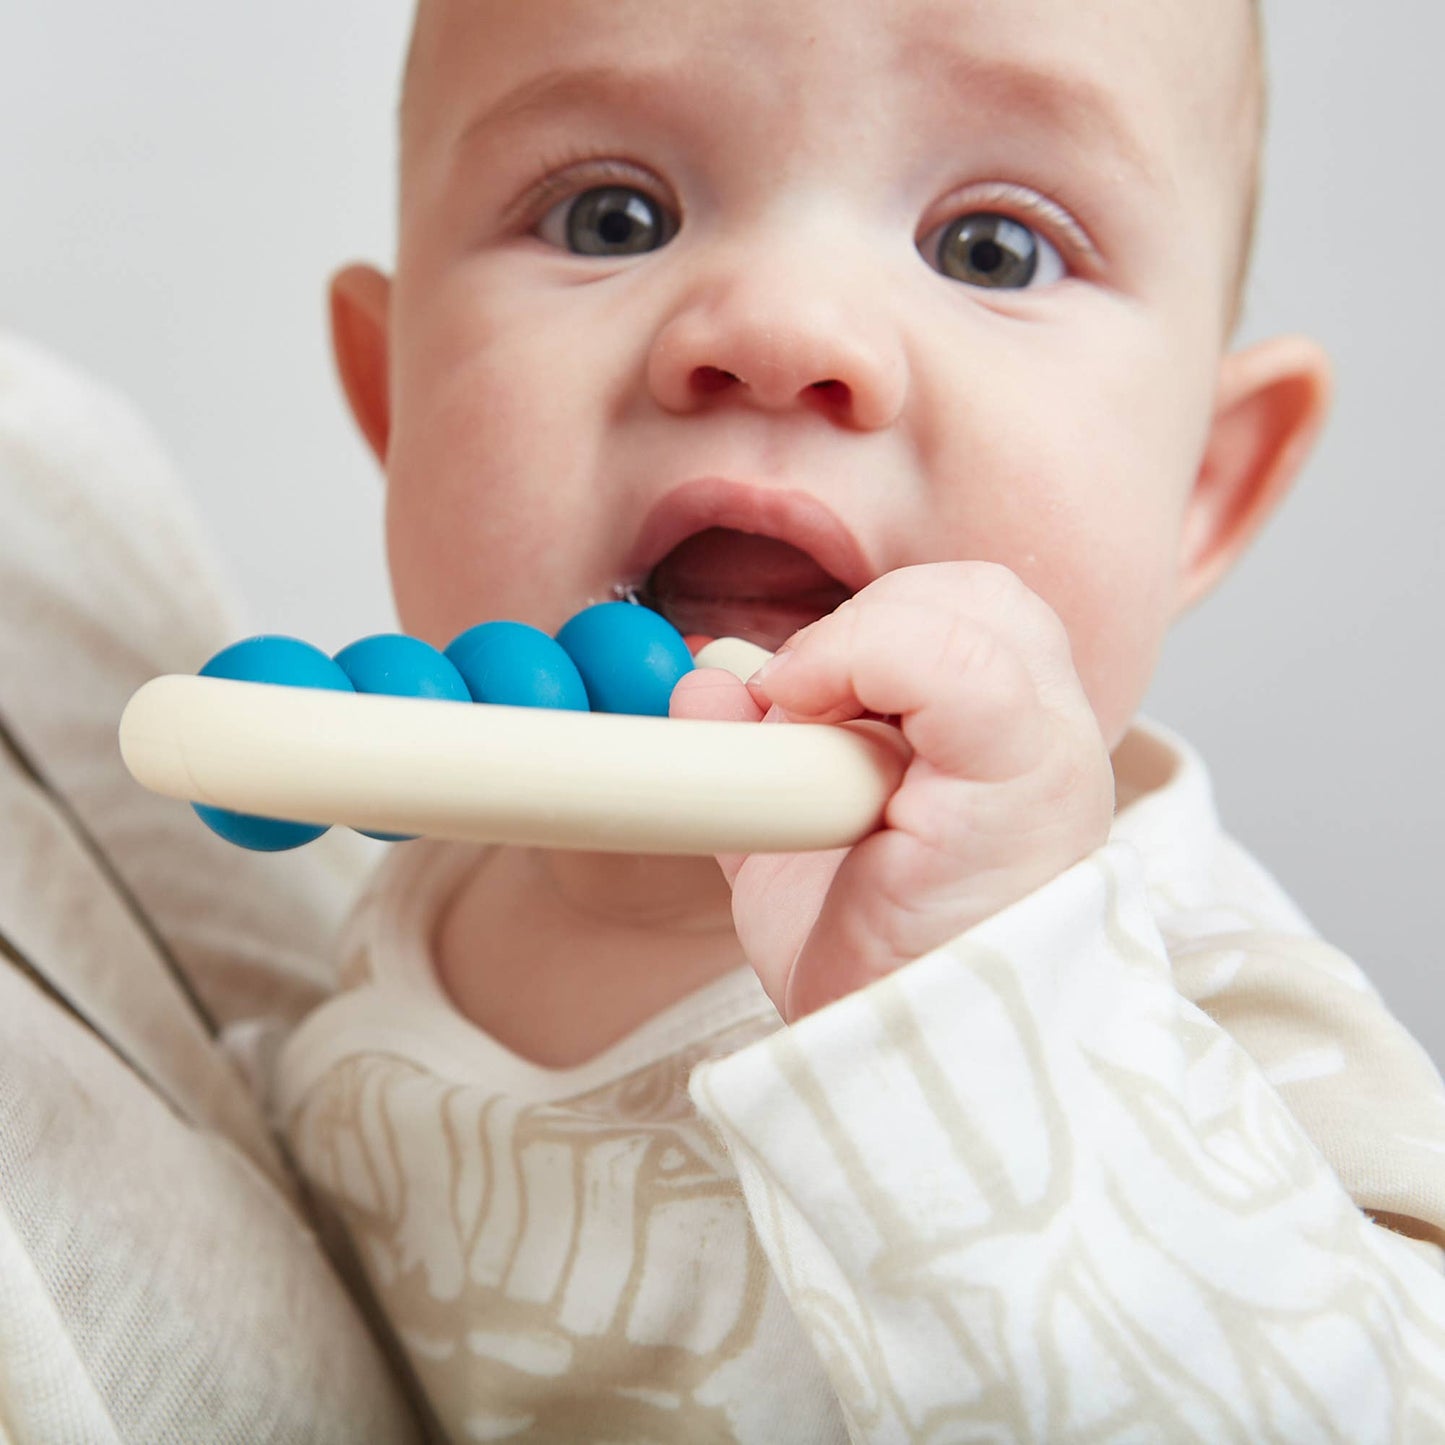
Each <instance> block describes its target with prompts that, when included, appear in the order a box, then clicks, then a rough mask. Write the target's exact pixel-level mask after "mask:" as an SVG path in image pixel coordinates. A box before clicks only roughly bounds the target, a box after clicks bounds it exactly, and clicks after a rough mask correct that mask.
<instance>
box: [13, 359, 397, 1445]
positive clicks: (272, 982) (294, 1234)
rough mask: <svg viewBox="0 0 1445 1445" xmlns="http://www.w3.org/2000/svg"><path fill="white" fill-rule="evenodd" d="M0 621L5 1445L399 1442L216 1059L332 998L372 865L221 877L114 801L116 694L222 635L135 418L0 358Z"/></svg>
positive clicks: (384, 1387) (156, 803)
mask: <svg viewBox="0 0 1445 1445" xmlns="http://www.w3.org/2000/svg"><path fill="white" fill-rule="evenodd" d="M0 596H3V597H4V599H5V619H4V626H3V627H0V825H3V832H4V839H5V843H4V848H3V852H0V1438H3V1439H5V1440H7V1441H16V1442H25V1445H31V1442H34V1445H70V1442H74V1445H101V1442H113V1441H114V1442H119V1441H125V1442H145V1445H182V1442H185V1445H192V1442H207V1445H210V1442H235V1445H256V1442H272V1441H275V1442H295V1445H303V1442H335V1445H345V1442H355V1441H361V1440H365V1441H377V1442H390V1441H398V1442H400V1441H412V1440H417V1439H420V1438H421V1437H422V1432H421V1427H420V1426H419V1424H418V1423H417V1420H416V1417H415V1413H414V1411H413V1410H412V1408H411V1407H410V1406H409V1405H408V1404H407V1403H406V1399H405V1396H404V1393H403V1388H402V1386H401V1384H400V1383H399V1378H398V1377H397V1376H396V1374H395V1372H394V1371H393V1370H392V1368H391V1367H390V1366H389V1365H388V1363H387V1359H386V1356H385V1355H384V1353H383V1351H382V1350H381V1349H380V1348H379V1347H378V1345H377V1344H376V1342H375V1339H374V1337H373V1334H372V1332H371V1331H370V1330H369V1329H368V1328H367V1326H366V1325H365V1323H364V1321H363V1318H362V1314H361V1311H360V1310H359V1309H358V1307H357V1305H356V1304H355V1303H354V1302H353V1299H352V1297H351V1295H350V1294H349V1293H348V1291H347V1290H346V1289H345V1288H343V1286H342V1284H341V1282H340V1278H339V1275H338V1272H337V1269H336V1268H335V1267H334V1266H333V1264H332V1263H331V1261H330V1259H329V1258H328V1256H327V1254H326V1253H325V1252H324V1251H323V1249H322V1247H321V1245H320V1244H319V1242H318V1239H317V1236H316V1233H315V1231H314V1229H313V1227H312V1226H311V1224H310V1223H309V1220H308V1217H307V1215H306V1213H305V1212H304V1210H303V1208H302V1207H301V1205H300V1202H299V1201H300V1197H301V1196H300V1194H299V1191H298V1188H297V1185H296V1183H295V1181H294V1178H293V1175H292V1173H291V1171H290V1170H289V1169H288V1166H287V1163H286V1161H285V1160H284V1158H283V1157H282V1154H281V1152H280V1150H279V1149H278V1148H277V1146H276V1144H275V1142H274V1140H273V1138H272V1136H271V1134H270V1131H269V1129H268V1128H267V1125H266V1121H265V1119H264V1117H263V1115H262V1113H261V1111H260V1109H259V1108H258V1106H257V1102H256V1100H255V1098H254V1097H253V1095H252V1093H251V1092H250V1090H249V1089H248V1088H247V1085H246V1082H245V1079H244V1078H243V1075H242V1073H241V1071H240V1070H239V1069H238V1067H237V1065H236V1063H235V1062H234V1060H233V1058H232V1057H231V1056H230V1054H229V1053H228V1051H227V1050H226V1048H225V1047H224V1045H223V1042H222V1040H221V1037H220V1035H221V1032H222V1030H226V1029H229V1030H232V1031H233V1032H234V1033H235V1034H236V1035H237V1036H238V1037H241V1038H244V1039H246V1040H248V1041H249V1043H250V1044H251V1045H252V1053H253V1054H254V1055H256V1056H261V1055H263V1054H264V1052H265V1050H264V1044H265V1042H266V1041H267V1040H268V1039H271V1038H274V1037H277V1036H279V1034H280V1033H281V1032H282V1031H284V1030H285V1029H286V1028H288V1027H289V1026H290V1025H291V1024H292V1023H293V1022H294V1021H295V1020H296V1019H297V1018H298V1017H300V1016H301V1014H302V1013H304V1012H305V1011H306V1010H307V1009H308V1008H310V1007H311V1006H312V1005H314V1004H315V1003H316V1002H318V1001H319V1000H320V999H322V998H324V997H325V996H326V994H327V993H328V991H329V989H330V988H331V986H332V972H331V963H330V954H331V949H330V939H331V936H332V934H333V931H334V929H335V927H336V925H337V922H338V920H339V919H340V917H341V916H342V914H343V913H344V911H345V909H346V908H347V907H349V905H350V904H351V903H352V902H353V901H354V898H355V895H356V891H357V889H358V887H359V885H360V883H361V881H362V879H363V878H364V876H365V871H366V869H367V867H368V866H369V865H368V854H367V851H366V850H365V849H361V850H358V849H357V848H356V847H354V846H352V845H353V843H354V841H355V840H349V839H348V838H346V837H345V836H344V835H337V836H336V837H335V838H328V839H326V840H324V841H323V842H322V843H321V844H318V845H317V846H316V848H315V849H314V850H311V851H308V853H307V855H305V856H302V857H291V858H289V859H279V858H262V857H258V856H249V855H242V854H240V853H239V852H238V851H237V850H235V849H231V848H229V847H227V846H226V845H224V844H222V843H221V842H220V840H218V839H216V838H214V837H212V836H210V835H209V834H208V833H207V832H206V830H205V829H204V828H202V827H201V826H200V824H199V823H198V821H197V820H196V819H195V818H194V817H193V816H192V815H191V814H190V810H189V809H187V808H185V807H183V806H180V805H177V804H174V803H170V802H168V801H165V800H163V799H159V798H154V797H151V796H150V795H148V794H146V793H144V792H142V791H141V790H140V789H139V788H137V787H136V786H135V785H134V784H133V783H132V782H131V781H130V779H129V778H128V776H127V775H126V773H125V771H124V768H123V766H122V764H121V761H120V757H119V752H118V749H117V745H116V725H117V723H118V720H119V716H120V712H121V709H122V707H123V705H124V702H125V700H126V698H127V697H128V696H129V694H130V693H131V692H132V691H133V690H134V689H135V688H136V687H138V686H140V684H141V683H142V682H144V681H146V680H147V679H148V678H149V677H151V676H153V675H155V674H157V673H161V672H175V671H189V670H194V669H195V668H196V667H198V666H199V665H200V663H201V662H203V661H204V660H205V658H206V657H207V656H208V655H209V654H210V653H211V652H214V651H215V650H217V649H218V648H219V647H221V646H224V645H225V644H226V643H228V642H231V641H234V640H236V638H237V637H238V636H240V635H243V634H242V630H241V627H242V624H241V619H240V616H239V613H238V611H237V609H236V608H235V606H234V604H233V602H232V600H231V599H230V598H229V597H228V595H227V594H226V593H225V591H224V590H223V588H222V587H221V586H220V585H219V584H218V581H217V568H216V564H215V559H214V558H213V556H212V555H211V553H210V552H209V551H208V549H207V547H206V546H205V544H204V542H203V540H202V538H201V535H200V532H199V529H198V527H197V525H196V522H195V520H194V517H193V515H192V513H191V510H190V506H189V503H188V501H187V499H186V498H185V496H184V494H183V492H182V489H181V488H180V486H179V484H178V482H177V480H176V478H175V476H174V475H173V473H172V471H171V469H170V467H169V465H168V463H167V462H166V460H165V458H164V457H163V455H162V454H161V453H160V451H159V449H158V447H157V446H156V444H155V442H154V440H153V438H152V437H151V436H150V435H149V433H148V432H147V431H146V429H145V428H144V427H143V426H142V425H141V424H140V423H139V422H138V421H137V420H136V418H135V416H134V415H133V413H132V412H131V410H130V409H129V408H128V407H127V406H126V405H125V404H124V403H122V402H121V401H120V400H118V399H117V398H116V397H114V396H113V395H111V394H110V393H109V392H108V391H106V390H105V389H103V388H101V387H98V386H96V385H94V384H93V383H91V382H89V381H87V380H86V379H84V378H82V377H80V376H79V375H77V374H76V373H75V372H74V371H73V370H72V369H70V368H69V367H67V366H65V365H63V364H61V363H60V362H58V361H56V360H55V359H54V358H52V357H50V356H48V355H47V354H45V353H44V352H42V351H41V350H40V349H39V348H37V347H35V346H33V345H30V344H27V343H25V342H23V341H21V340H19V339H16V338H13V337H9V336H0ZM342 1257H343V1259H344V1258H345V1256H344V1254H343V1256H342Z"/></svg>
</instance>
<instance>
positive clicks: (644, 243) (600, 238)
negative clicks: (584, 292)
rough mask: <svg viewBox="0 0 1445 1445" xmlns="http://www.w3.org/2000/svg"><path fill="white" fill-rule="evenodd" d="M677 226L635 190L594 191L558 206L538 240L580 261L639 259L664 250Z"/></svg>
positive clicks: (539, 228) (597, 188)
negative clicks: (580, 257) (625, 257)
mask: <svg viewBox="0 0 1445 1445" xmlns="http://www.w3.org/2000/svg"><path fill="white" fill-rule="evenodd" d="M676 234H677V222H676V220H675V219H674V218H673V217H672V216H671V215H670V214H669V213H668V212H667V211H666V210H665V209H664V208H663V207H662V206H660V205H658V203H657V202H656V201H655V200H653V199H652V197H651V196H649V195H648V194H647V193H646V192H645V191H640V190H638V189H637V188H636V187H635V186H595V187H593V188H592V189H591V190H588V191H583V192H581V193H580V194H579V195H575V196H571V197H569V198H568V199H567V200H565V201H561V202H559V203H558V204H557V205H555V206H553V207H552V208H551V210H549V211H548V212H547V214H546V215H545V216H543V217H542V219H541V221H539V222H538V224H537V235H538V236H540V237H541V238H542V240H544V241H548V242H550V243H551V244H552V245H554V246H562V247H565V248H566V249H567V250H569V251H572V252H574V253H576V254H577V255H579V256H640V255H643V254H644V253H645V252H647V251H655V250H657V249H658V247H659V246H665V245H666V244H667V243H668V242H669V241H670V240H672V238H673V237H674V236H675V235H676Z"/></svg>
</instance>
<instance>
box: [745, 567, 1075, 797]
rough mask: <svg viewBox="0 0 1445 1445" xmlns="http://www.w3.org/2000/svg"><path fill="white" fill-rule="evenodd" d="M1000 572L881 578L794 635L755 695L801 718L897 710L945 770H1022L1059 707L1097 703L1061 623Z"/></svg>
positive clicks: (917, 742) (936, 570) (918, 748)
mask: <svg viewBox="0 0 1445 1445" xmlns="http://www.w3.org/2000/svg"><path fill="white" fill-rule="evenodd" d="M974 565H975V566H977V565H978V564H974ZM1001 571H1002V569H997V568H990V569H987V570H986V572H985V574H984V575H983V576H982V577H980V576H979V575H977V573H974V572H971V571H970V570H969V568H968V567H967V566H966V565H960V566H959V567H957V568H955V567H953V566H947V567H917V568H909V569H904V571H901V572H896V573H891V574H889V575H888V576H887V577H884V578H881V579H879V581H878V582H876V583H874V584H872V586H870V587H868V588H865V589H864V590H863V591H862V592H860V593H858V595H857V596H856V597H854V598H853V599H852V600H851V601H849V602H847V603H845V604H844V605H843V606H842V607H840V608H839V609H838V610H837V611H836V612H834V613H832V614H831V615H830V616H828V617H825V618H822V619H821V620H820V621H818V622H815V623H813V624H812V625H811V626H810V627H808V628H805V629H804V630H803V631H802V632H800V633H798V634H797V635H796V636H795V637H794V638H792V639H790V641H789V642H788V643H787V644H786V645H785V647H784V649H783V650H782V651H781V652H780V653H779V654H778V657H777V658H776V659H775V660H774V661H773V662H772V663H771V664H770V665H768V666H766V667H764V668H763V669H762V670H761V671H760V672H759V673H758V674H757V675H755V676H754V677H753V678H752V679H750V681H749V684H748V685H749V689H750V690H751V692H752V694H753V700H754V703H755V704H757V705H762V704H764V703H775V704H777V705H778V706H779V707H781V708H782V709H783V710H784V712H785V713H786V714H787V716H788V717H789V718H790V719H791V720H793V721H796V722H842V721H844V720H846V719H849V718H855V717H862V716H865V715H867V714H869V713H873V714H878V715H884V716H888V715H894V716H897V718H898V720H899V725H900V726H901V728H902V730H903V733H904V736H905V737H906V738H907V740H908V742H909V743H910V744H911V745H912V747H913V749H914V751H915V752H916V753H917V754H918V755H919V756H920V757H922V758H924V759H926V760H927V761H928V762H929V763H930V764H931V765H932V766H933V767H934V768H936V769H938V770H939V771H941V772H942V773H944V774H945V775H947V776H951V777H958V778H970V779H973V780H976V781H980V782H987V781H995V780H1002V779H1006V778H1011V777H1017V776H1019V775H1020V774H1022V773H1024V772H1026V771H1028V770H1029V769H1030V768H1032V767H1033V766H1035V765H1036V763H1037V762H1038V759H1039V757H1040V755H1041V753H1042V752H1043V750H1044V749H1045V748H1046V747H1047V746H1048V740H1049V728H1050V721H1051V719H1050V715H1051V714H1052V713H1054V712H1055V711H1056V710H1057V709H1058V708H1059V707H1060V706H1063V707H1064V708H1065V709H1066V710H1067V711H1069V712H1077V713H1078V714H1079V716H1080V718H1081V719H1083V718H1088V717H1089V713H1088V707H1087V702H1086V701H1085V699H1084V697H1083V692H1082V688H1080V687H1079V685H1078V683H1077V679H1076V678H1075V677H1074V675H1073V666H1072V659H1071V658H1070V655H1069V650H1068V642H1067V638H1066V636H1065V635H1064V633H1063V628H1062V625H1061V624H1059V623H1058V622H1057V619H1056V618H1054V617H1053V614H1052V612H1050V611H1049V610H1048V609H1047V608H1046V607H1045V606H1044V604H1042V603H1041V602H1039V600H1038V599H1037V598H1034V597H1033V595H1032V594H1031V593H1028V592H1027V589H1026V588H1024V586H1023V584H1022V583H1018V582H1017V581H1016V579H1015V581H1014V583H1013V584H1012V585H1010V584H1009V583H1007V582H1005V581H1002V580H1001V579H1000V578H999V577H998V576H997V575H996V574H997V573H999V572H1001ZM907 573H912V574H915V575H913V576H908V575H906V574H907ZM1041 612H1042V613H1044V614H1047V615H1046V616H1041V615H1040V613H1041Z"/></svg>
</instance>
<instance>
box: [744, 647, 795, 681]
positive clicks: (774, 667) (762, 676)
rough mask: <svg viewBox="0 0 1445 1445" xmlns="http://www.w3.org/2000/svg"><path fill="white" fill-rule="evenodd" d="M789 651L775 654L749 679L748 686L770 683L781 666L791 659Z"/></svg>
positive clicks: (790, 651)
mask: <svg viewBox="0 0 1445 1445" xmlns="http://www.w3.org/2000/svg"><path fill="white" fill-rule="evenodd" d="M792 655H793V653H792V650H791V649H788V650H787V651H784V652H775V653H774V654H773V655H772V656H771V657H770V658H769V659H768V660H767V661H766V662H765V663H764V664H763V665H762V666H761V667H760V668H759V669H758V670H757V671H756V672H755V673H754V674H753V675H752V676H751V677H750V678H749V679H748V686H749V687H751V686H752V685H753V684H754V683H757V684H759V685H760V686H761V685H763V684H765V683H767V682H769V681H771V680H772V679H773V678H775V677H776V676H777V675H778V673H779V672H780V671H781V670H782V668H783V665H784V664H785V663H786V662H787V661H788V659H789V658H790V657H792Z"/></svg>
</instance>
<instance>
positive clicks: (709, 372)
mask: <svg viewBox="0 0 1445 1445" xmlns="http://www.w3.org/2000/svg"><path fill="white" fill-rule="evenodd" d="M737 379H738V378H737V377H736V376H734V375H733V374H732V372H730V371H724V370H723V369H722V368H721V367H718V366H698V367H694V368H693V373H692V389H693V390H694V391H695V392H696V393H697V394H698V395H699V396H711V395H712V393H713V392H715V391H723V390H725V389H726V388H727V387H730V386H732V385H733V383H734V382H736V381H737Z"/></svg>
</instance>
